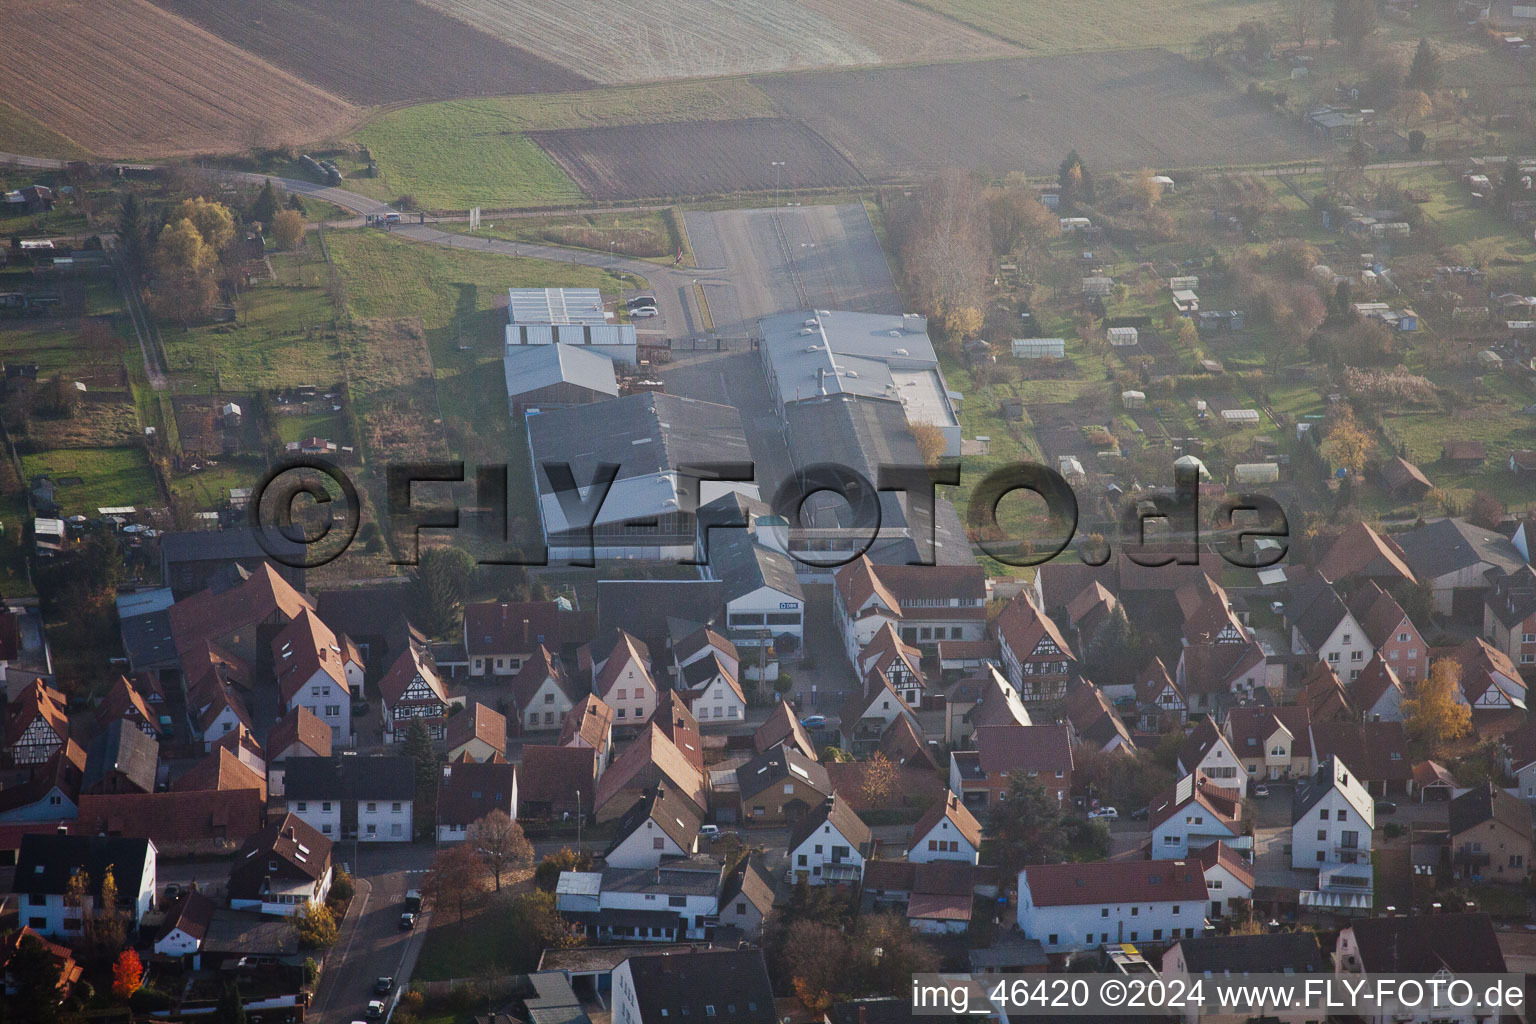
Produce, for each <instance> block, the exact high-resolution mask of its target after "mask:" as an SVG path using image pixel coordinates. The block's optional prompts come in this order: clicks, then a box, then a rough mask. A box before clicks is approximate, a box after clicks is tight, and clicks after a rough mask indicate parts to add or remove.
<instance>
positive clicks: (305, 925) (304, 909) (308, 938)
mask: <svg viewBox="0 0 1536 1024" xmlns="http://www.w3.org/2000/svg"><path fill="white" fill-rule="evenodd" d="M293 927H294V930H295V931H297V932H298V933H299V946H300V947H302V948H304V949H329V948H330V947H331V946H333V945H335V944H336V936H337V935H338V934H339V933H340V930H341V929H340V926H339V925H338V924H337V923H336V915H335V914H334V913H332V911H331V908H330V907H328V906H326V905H325V904H324V903H315V902H313V901H311V902H309V903H306V904H304V905H303V906H301V907H300V908H299V909H298V910H297V911H296V912H295V913H294V915H293Z"/></svg>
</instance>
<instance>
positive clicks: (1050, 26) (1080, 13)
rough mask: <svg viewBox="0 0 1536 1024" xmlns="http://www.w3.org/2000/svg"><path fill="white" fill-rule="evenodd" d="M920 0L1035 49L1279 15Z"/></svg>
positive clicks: (1209, 8)
mask: <svg viewBox="0 0 1536 1024" xmlns="http://www.w3.org/2000/svg"><path fill="white" fill-rule="evenodd" d="M915 2H916V3H917V4H919V6H922V7H927V8H929V9H931V10H934V11H937V12H939V13H940V14H945V15H948V16H949V17H951V18H955V19H956V20H958V21H962V22H964V23H966V24H967V25H971V26H973V27H975V28H978V29H980V30H981V31H983V32H986V33H987V34H989V35H993V36H997V37H999V38H1002V39H1006V40H1008V41H1009V42H1013V43H1017V44H1018V45H1020V46H1022V47H1024V48H1025V49H1026V50H1029V51H1031V52H1035V53H1063V52H1074V51H1084V50H1119V49H1133V48H1140V47H1145V46H1170V47H1179V46H1185V45H1188V44H1190V43H1192V42H1193V41H1194V40H1196V39H1198V38H1200V37H1201V36H1202V35H1205V34H1206V33H1207V32H1212V31H1216V30H1218V29H1230V28H1234V27H1236V25H1237V24H1238V23H1239V22H1242V21H1248V20H1250V19H1253V20H1258V21H1275V20H1276V19H1277V18H1278V16H1279V15H1280V13H1281V4H1279V3H1276V2H1274V0H1142V2H1140V3H1136V4H1124V3H1118V2H1116V0H1079V2H1078V3H1073V4H1059V3H1051V2H1049V0H915Z"/></svg>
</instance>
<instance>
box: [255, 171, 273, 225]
mask: <svg viewBox="0 0 1536 1024" xmlns="http://www.w3.org/2000/svg"><path fill="white" fill-rule="evenodd" d="M278 209H279V207H278V205H277V189H275V188H273V187H272V179H271V178H268V179H267V182H266V184H265V185H262V186H261V191H260V192H258V193H257V194H256V201H255V202H254V203H252V204H251V220H254V221H256V222H258V223H260V224H261V225H262V226H263V227H270V226H271V224H272V218H274V217H276V216H277V211H278Z"/></svg>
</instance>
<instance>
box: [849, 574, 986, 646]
mask: <svg viewBox="0 0 1536 1024" xmlns="http://www.w3.org/2000/svg"><path fill="white" fill-rule="evenodd" d="M833 582H834V584H835V585H834V588H833V609H834V614H835V615H836V621H837V626H838V630H839V632H841V633H842V636H843V647H844V651H845V653H846V654H847V657H848V661H849V664H852V665H855V666H857V665H858V661H859V652H860V651H862V650H863V649H864V648H865V647H866V646H867V645H868V644H869V642H870V641H871V640H873V639H874V637H875V634H876V633H878V632H879V631H880V630H881V629H882V628H884V627H885V626H886V625H891V626H893V627H894V628H895V629H896V631H897V633H898V634H899V635H900V637H901V639H902V640H903V641H904V642H906V643H908V644H915V645H916V646H918V647H919V648H922V649H925V650H926V649H930V648H933V647H934V645H936V644H937V643H938V642H939V641H940V640H980V639H981V638H982V636H983V634H984V633H985V630H986V622H987V610H986V602H987V588H986V577H985V575H984V574H983V573H982V571H981V567H980V566H978V565H975V564H971V565H880V566H877V565H875V564H874V563H873V562H872V561H870V560H869V558H868V557H867V556H864V555H860V556H859V557H858V558H856V559H854V560H853V561H852V562H849V563H848V564H847V565H844V566H842V567H841V568H839V569H838V570H837V572H836V573H835V575H834V576H833Z"/></svg>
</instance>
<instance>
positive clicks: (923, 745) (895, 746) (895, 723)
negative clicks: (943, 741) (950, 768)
mask: <svg viewBox="0 0 1536 1024" xmlns="http://www.w3.org/2000/svg"><path fill="white" fill-rule="evenodd" d="M879 750H880V753H882V754H884V755H885V756H886V757H888V758H890V759H891V760H892V761H894V762H895V763H896V764H898V765H906V764H917V765H923V766H925V767H927V768H930V769H933V770H937V769H938V767H939V763H938V761H936V760H934V757H933V752H932V751H930V750H929V749H928V741H927V740H926V739H924V737H923V733H922V730H921V729H919V728H918V726H917V720H916V719H915V718H914V717H913V716H912V715H897V716H896V717H895V718H893V719H891V724H890V725H888V726H886V727H885V732H884V733H883V734H881V736H880V746H879Z"/></svg>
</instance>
